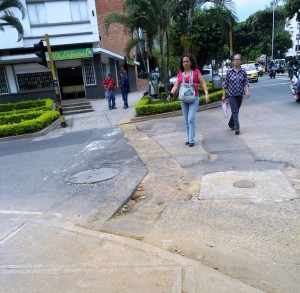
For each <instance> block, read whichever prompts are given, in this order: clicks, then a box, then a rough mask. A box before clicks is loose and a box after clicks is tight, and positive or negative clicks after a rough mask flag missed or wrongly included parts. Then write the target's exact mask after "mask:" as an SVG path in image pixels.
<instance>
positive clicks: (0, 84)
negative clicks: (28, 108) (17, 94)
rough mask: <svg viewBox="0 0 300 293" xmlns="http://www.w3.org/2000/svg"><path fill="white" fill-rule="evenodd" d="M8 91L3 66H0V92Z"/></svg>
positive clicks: (5, 92)
mask: <svg viewBox="0 0 300 293" xmlns="http://www.w3.org/2000/svg"><path fill="white" fill-rule="evenodd" d="M7 93H8V84H7V79H6V74H5V70H4V67H0V94H7Z"/></svg>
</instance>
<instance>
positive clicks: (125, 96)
mask: <svg viewBox="0 0 300 293" xmlns="http://www.w3.org/2000/svg"><path fill="white" fill-rule="evenodd" d="M122 98H123V102H124V107H128V92H123V91H122Z"/></svg>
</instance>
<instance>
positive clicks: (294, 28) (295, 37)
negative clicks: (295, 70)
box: [286, 15, 300, 59]
mask: <svg viewBox="0 0 300 293" xmlns="http://www.w3.org/2000/svg"><path fill="white" fill-rule="evenodd" d="M286 30H288V31H289V32H290V33H291V38H292V41H293V47H292V48H290V49H289V50H288V52H287V53H286V56H287V57H289V56H290V57H294V56H297V57H298V59H299V58H300V43H299V42H300V22H297V21H296V15H295V16H294V17H293V18H292V19H291V20H290V21H288V22H287V25H286Z"/></svg>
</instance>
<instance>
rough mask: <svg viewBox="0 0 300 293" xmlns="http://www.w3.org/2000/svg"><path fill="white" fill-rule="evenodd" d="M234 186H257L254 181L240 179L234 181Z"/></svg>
mask: <svg viewBox="0 0 300 293" xmlns="http://www.w3.org/2000/svg"><path fill="white" fill-rule="evenodd" d="M233 186H235V187H238V188H252V187H254V186H255V183H254V182H251V181H248V180H240V181H237V182H234V183H233Z"/></svg>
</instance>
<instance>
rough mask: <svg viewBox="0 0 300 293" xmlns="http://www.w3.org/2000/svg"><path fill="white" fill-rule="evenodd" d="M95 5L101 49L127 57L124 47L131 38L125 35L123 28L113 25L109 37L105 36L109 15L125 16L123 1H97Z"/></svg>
mask: <svg viewBox="0 0 300 293" xmlns="http://www.w3.org/2000/svg"><path fill="white" fill-rule="evenodd" d="M95 3H96V9H97V19H98V26H99V32H100V35H101V41H100V47H101V48H104V49H107V50H110V51H112V52H115V53H117V54H120V55H122V56H123V55H125V52H124V47H125V44H126V42H127V41H128V40H129V39H130V38H129V37H128V36H127V35H126V34H125V32H124V28H123V26H122V25H119V24H111V25H110V28H109V35H108V36H107V35H106V34H105V29H104V20H105V18H106V17H107V15H109V14H111V13H113V12H116V13H119V14H123V0H96V1H95ZM131 57H132V56H131Z"/></svg>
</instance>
